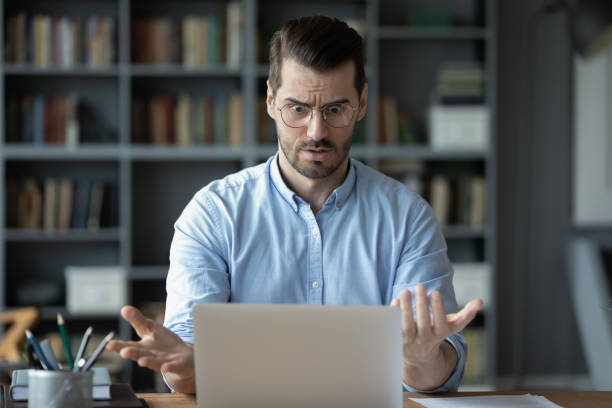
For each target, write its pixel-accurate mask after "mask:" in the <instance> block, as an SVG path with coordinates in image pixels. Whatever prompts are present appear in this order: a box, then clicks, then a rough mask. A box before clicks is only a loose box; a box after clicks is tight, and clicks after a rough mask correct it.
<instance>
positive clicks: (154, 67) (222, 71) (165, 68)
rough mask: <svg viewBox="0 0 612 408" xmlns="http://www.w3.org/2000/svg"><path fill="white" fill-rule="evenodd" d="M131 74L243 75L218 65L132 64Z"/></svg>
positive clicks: (179, 75) (161, 75)
mask: <svg viewBox="0 0 612 408" xmlns="http://www.w3.org/2000/svg"><path fill="white" fill-rule="evenodd" d="M130 72H131V74H132V76H134V77H228V78H234V77H239V76H240V75H242V71H241V69H237V68H228V67H227V66H225V65H216V66H210V67H202V68H185V67H184V66H183V65H179V64H166V65H161V64H132V65H131V66H130Z"/></svg>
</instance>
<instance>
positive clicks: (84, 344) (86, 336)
mask: <svg viewBox="0 0 612 408" xmlns="http://www.w3.org/2000/svg"><path fill="white" fill-rule="evenodd" d="M92 331H93V328H92V327H91V326H89V327H88V328H87V330H85V334H84V335H83V340H81V345H80V346H79V350H78V351H77V353H76V356H75V357H74V361H75V364H74V368H73V369H72V371H75V372H76V371H79V369H80V367H79V365H78V362H79V361H80V360H81V359H82V358H83V356H84V355H85V349H86V348H87V343H89V339H90V337H91V332H92Z"/></svg>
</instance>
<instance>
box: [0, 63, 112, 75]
mask: <svg viewBox="0 0 612 408" xmlns="http://www.w3.org/2000/svg"><path fill="white" fill-rule="evenodd" d="M3 66H4V73H5V74H7V75H32V76H85V77H109V76H110V77H112V76H117V75H119V69H118V67H117V66H116V65H112V66H110V67H107V68H91V67H89V66H86V65H78V66H75V67H72V68H62V67H54V66H49V67H38V66H35V65H32V64H12V63H4V65H3Z"/></svg>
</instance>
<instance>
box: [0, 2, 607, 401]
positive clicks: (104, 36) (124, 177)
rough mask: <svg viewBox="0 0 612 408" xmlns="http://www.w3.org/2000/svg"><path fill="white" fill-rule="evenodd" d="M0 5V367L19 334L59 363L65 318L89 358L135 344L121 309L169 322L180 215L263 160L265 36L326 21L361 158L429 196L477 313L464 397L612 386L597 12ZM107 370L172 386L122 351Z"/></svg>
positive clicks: (14, 361)
mask: <svg viewBox="0 0 612 408" xmlns="http://www.w3.org/2000/svg"><path fill="white" fill-rule="evenodd" d="M0 4H1V7H0V14H1V17H0V24H2V29H1V30H0V35H2V36H3V37H2V40H1V41H0V47H1V48H2V50H1V52H0V54H1V55H3V60H2V61H3V62H2V63H1V64H0V93H1V97H0V121H1V122H2V126H0V213H1V214H2V215H3V216H2V217H0V322H2V324H3V330H2V334H3V335H4V337H2V338H1V340H0V341H1V342H0V361H2V362H1V363H0V371H1V372H2V373H3V374H7V373H9V372H10V370H11V369H12V368H15V367H20V366H22V365H23V364H24V362H23V356H22V350H23V346H24V342H23V338H22V333H23V328H24V327H26V326H28V327H31V329H32V331H33V332H34V334H35V335H36V336H37V337H38V338H39V339H43V338H47V339H49V341H50V343H51V345H52V347H53V348H54V350H55V351H56V354H57V355H58V357H59V359H60V360H62V359H65V353H64V354H63V352H62V346H61V339H60V338H59V335H58V334H57V325H56V315H57V313H61V314H62V315H63V316H64V318H65V320H66V326H67V329H68V332H69V334H70V337H71V342H72V344H73V347H72V348H73V350H75V349H76V348H77V347H78V344H79V342H80V338H81V336H82V334H83V332H84V331H85V329H86V328H87V327H88V326H90V325H91V326H93V328H94V333H95V336H94V338H93V339H92V341H91V342H90V348H94V347H95V346H96V345H97V344H98V342H99V340H100V339H101V338H102V337H103V336H104V335H105V334H106V333H107V332H108V331H110V330H114V331H116V332H117V333H118V336H119V337H122V338H132V337H134V334H133V332H132V331H131V329H130V327H129V326H128V325H127V324H126V323H125V322H124V321H122V320H121V319H120V318H119V316H118V310H119V308H120V307H121V305H123V304H126V303H130V304H134V305H136V306H137V307H140V308H142V309H143V310H144V311H145V313H146V314H147V315H148V316H150V317H152V318H155V319H158V320H163V313H164V301H165V282H164V279H165V276H166V273H167V268H168V253H169V245H170V241H171V238H172V233H173V223H174V221H175V220H176V218H177V217H178V216H179V214H180V212H181V211H182V209H183V208H184V206H185V205H186V203H187V202H188V201H189V199H190V198H191V197H192V196H193V194H194V193H195V192H196V191H197V190H199V189H200V188H201V187H203V186H204V185H206V184H207V183H208V182H210V181H212V180H214V179H217V178H220V177H223V176H224V175H226V174H229V173H232V172H235V171H238V170H240V169H241V168H244V167H248V166H252V165H255V164H258V163H261V162H264V161H265V160H266V159H267V158H268V157H269V156H271V155H272V154H274V152H275V151H276V134H275V130H274V126H273V122H272V121H271V120H270V118H269V117H268V116H267V114H266V112H265V105H264V96H265V81H266V78H267V73H268V65H267V61H268V44H269V39H270V37H271V35H272V33H273V32H274V31H275V30H277V29H278V28H279V27H280V26H281V24H282V23H283V22H284V21H286V20H287V19H289V18H294V17H299V16H304V15H312V14H324V15H329V16H335V17H338V18H341V19H343V20H345V21H347V23H349V25H351V26H352V27H353V28H355V29H356V30H357V31H358V32H359V33H360V34H361V35H362V36H363V38H364V43H365V46H366V55H367V66H366V74H367V81H368V83H369V101H368V113H367V115H366V118H365V119H364V120H362V121H361V122H359V123H358V124H357V126H356V128H355V132H354V140H353V149H352V156H353V157H354V158H356V159H358V160H362V161H364V162H365V163H367V164H368V165H370V166H372V167H375V168H378V169H379V170H381V171H383V172H384V173H386V174H388V175H389V176H391V177H394V178H396V179H398V180H400V181H401V182H403V183H405V184H406V185H408V186H409V187H410V188H412V189H414V190H415V191H417V192H419V194H421V195H422V196H424V197H425V198H426V199H427V200H428V201H429V202H430V204H431V206H432V207H433V209H434V211H435V213H436V216H437V217H438V219H439V221H440V224H441V226H442V231H443V233H444V235H445V237H446V240H447V244H448V253H449V257H450V259H451V261H452V263H453V265H454V267H455V277H454V284H455V288H456V292H457V298H458V301H459V303H465V301H467V300H469V299H471V298H473V297H481V298H483V299H484V300H485V307H484V310H483V311H482V312H480V313H479V315H478V316H477V318H476V319H475V321H474V322H473V323H472V324H470V326H469V327H468V328H467V329H466V330H465V333H464V334H465V336H466V338H467V339H468V342H469V345H470V346H469V360H468V365H467V369H466V375H465V381H464V386H463V389H466V390H470V389H472V390H481V389H484V390H488V389H503V390H510V389H550V388H560V389H612V335H611V333H612V328H611V324H612V323H611V322H612V312H611V311H610V306H612V302H611V301H610V299H612V295H611V292H612V290H611V288H612V279H611V274H612V250H611V249H610V248H612V243H611V242H612V124H610V123H608V121H609V120H610V118H612V105H611V103H610V101H612V29H611V27H612V5H610V2H608V1H603V0H602V1H586V0H583V1H571V0H568V1H556V0H546V1H544V0H543V1H540V0H537V1H533V0H514V1H505V0H404V1H400V0H326V1H319V0H314V1H312V0H310V1H299V0H298V1H292V2H286V1H280V0H240V1H238V0H229V1H225V0H211V1H206V0H180V1H169V0H146V1H144V0H92V1H83V0H51V1H48V0H20V1H13V0H0ZM29 306H35V307H36V309H34V310H35V311H34V312H33V313H34V315H33V314H32V312H31V309H25V310H26V312H24V311H23V310H24V308H26V307H29ZM32 316H35V317H34V318H33V317H32ZM16 328H17V329H18V330H17V331H18V333H16V334H17V336H14V334H15V333H14V332H12V330H15V329H16ZM98 365H100V366H106V367H108V368H109V371H110V372H111V374H112V376H113V378H114V379H115V380H116V381H127V382H130V383H132V384H133V386H134V389H135V390H136V391H137V392H146V391H164V390H166V389H165V388H164V385H163V383H162V382H161V381H160V378H159V376H158V375H156V374H155V373H153V372H151V371H148V370H144V369H141V368H139V367H137V366H136V365H134V364H132V363H129V362H125V361H122V360H121V359H118V358H117V355H115V354H112V353H105V354H104V355H103V356H102V358H101V360H100V362H99V364H98ZM5 378H6V376H5Z"/></svg>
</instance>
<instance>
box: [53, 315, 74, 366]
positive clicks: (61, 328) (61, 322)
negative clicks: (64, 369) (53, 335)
mask: <svg viewBox="0 0 612 408" xmlns="http://www.w3.org/2000/svg"><path fill="white" fill-rule="evenodd" d="M57 327H59V331H60V335H61V336H62V343H64V348H65V349H66V359H67V360H68V365H69V366H70V370H72V369H74V360H73V359H72V350H71V349H70V339H69V338H68V332H67V331H66V325H65V324H64V318H63V317H62V314H61V313H58V314H57Z"/></svg>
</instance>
